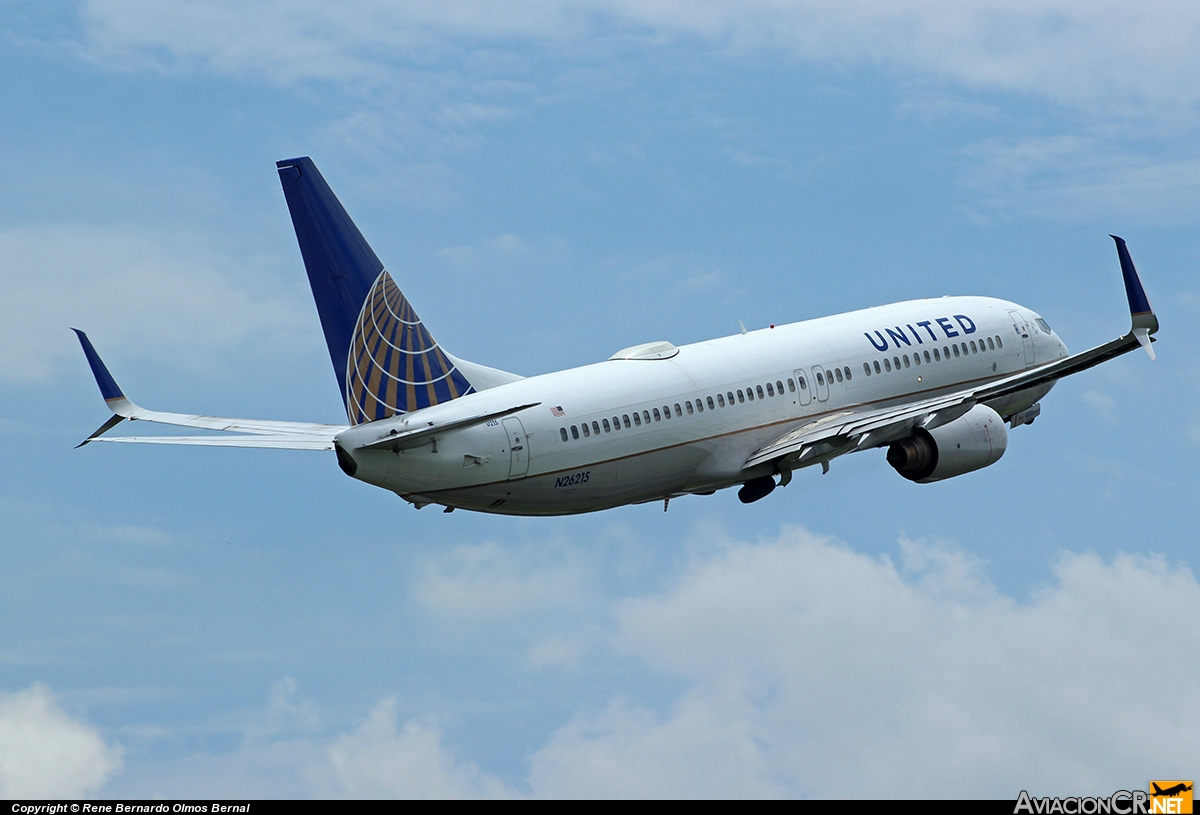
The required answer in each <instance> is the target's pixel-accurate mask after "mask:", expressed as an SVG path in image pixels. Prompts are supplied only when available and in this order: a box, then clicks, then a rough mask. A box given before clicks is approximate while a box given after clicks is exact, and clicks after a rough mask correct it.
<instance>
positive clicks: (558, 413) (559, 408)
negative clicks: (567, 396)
mask: <svg viewBox="0 0 1200 815" xmlns="http://www.w3.org/2000/svg"><path fill="white" fill-rule="evenodd" d="M550 412H551V413H552V414H554V415H555V416H566V415H567V414H566V412H565V411H564V410H563V409H562V405H558V406H557V407H552V408H550Z"/></svg>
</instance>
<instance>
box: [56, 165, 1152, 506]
mask: <svg viewBox="0 0 1200 815" xmlns="http://www.w3.org/2000/svg"><path fill="white" fill-rule="evenodd" d="M277 166H278V171H279V178H280V180H281V182H282V184H283V192H284V196H285V197H286V199H287V205H288V209H289V210H290V212H291V216H292V223H293V226H294V227H295V230H296V237H297V239H298V241H299V244H300V252H301V255H302V256H303V259H304V265H305V267H306V268H307V271H308V278H309V282H310V284H311V286H312V292H313V297H314V298H315V300H316V304H317V310H318V313H319V315H320V319H321V326H322V329H323V330H324V333H325V340H326V343H327V345H328V348H329V355H330V359H331V361H332V362H333V369H334V373H335V374H336V375H337V381H338V386H339V387H340V389H341V394H342V399H343V401H344V403H345V407H346V415H347V418H348V423H347V424H345V425H330V424H305V423H298V422H281V421H253V420H243V419H221V418H215V417H210V416H193V415H187V414H178V413H163V412H158V411H151V410H144V409H143V408H140V407H138V406H137V405H135V404H133V403H132V402H131V401H129V399H127V398H126V397H125V394H124V393H123V392H122V390H121V388H120V387H118V386H117V383H116V382H115V381H114V379H113V377H112V376H111V375H110V374H109V372H108V370H107V368H106V367H105V366H104V363H103V362H102V361H101V360H100V357H99V356H98V355H97V354H96V351H95V349H94V348H93V346H92V344H91V342H90V341H89V340H88V338H87V336H86V335H85V334H84V333H83V332H82V331H78V330H77V329H76V332H77V333H78V335H79V340H80V342H81V344H82V345H83V350H84V353H85V354H86V355H87V359H88V362H89V364H90V365H91V368H92V372H93V373H94V374H95V377H96V381H97V383H98V384H99V386H100V391H101V393H102V395H103V396H104V399H105V401H106V403H107V404H108V406H109V407H110V408H111V409H112V411H113V413H114V415H113V417H112V418H111V419H109V420H108V421H107V422H105V424H104V425H102V426H101V427H100V428H99V429H98V430H97V431H96V432H95V433H93V434H92V435H91V436H89V437H88V438H87V439H85V440H84V442H83V443H82V444H87V443H88V442H90V441H111V442H125V443H131V442H132V443H153V444H193V445H213V446H223V447H274V448H286V449H294V450H326V451H333V452H334V453H335V454H336V457H337V463H338V464H339V466H340V467H341V468H342V470H343V471H345V473H346V474H347V475H349V476H352V477H354V478H357V479H360V480H362V481H366V482H367V483H369V484H375V485H377V486H379V487H383V488H384V489H388V490H391V491H393V492H395V493H397V494H398V495H399V496H400V497H402V498H404V499H405V500H406V501H409V502H410V503H412V504H413V505H414V506H416V507H417V508H420V507H423V506H426V505H429V504H440V505H442V506H444V507H445V508H446V511H450V510H452V509H454V508H456V507H461V508H463V509H472V510H478V511H481V512H495V513H502V514H510V515H564V514H571V513H579V512H591V511H594V510H600V509H607V508H610V507H616V506H621V505H623V504H632V503H643V502H648V501H664V507H665V506H666V503H665V502H666V501H669V499H670V498H672V497H675V496H679V495H686V494H704V495H707V494H711V493H713V492H715V491H717V490H720V489H724V488H726V487H732V486H740V490H739V491H738V497H739V498H740V499H741V500H742V501H743V502H745V503H751V502H753V501H756V500H758V499H760V498H763V497H765V496H766V495H768V494H769V493H770V492H772V491H773V490H774V489H775V488H776V487H777V486H786V485H787V484H788V483H789V482H790V481H791V479H792V472H793V471H794V470H796V469H799V468H802V467H809V466H814V465H818V464H819V465H821V466H822V467H823V468H827V467H828V462H829V461H830V460H831V459H833V458H836V457H837V456H841V455H845V454H847V453H853V452H857V451H863V450H870V449H876V448H886V451H887V454H886V458H887V462H888V464H890V465H891V466H892V467H893V468H894V469H895V470H896V471H897V472H898V473H899V474H900V475H901V476H903V477H904V478H907V479H909V480H910V481H915V482H919V483H928V482H933V481H940V480H942V479H946V478H952V477H954V476H957V475H962V474H964V473H968V472H971V471H973V470H978V469H980V468H982V467H987V466H989V465H991V464H994V463H995V462H996V461H998V460H999V459H1000V457H1001V456H1002V455H1003V454H1004V451H1005V448H1006V447H1007V445H1008V429H1009V428H1010V427H1012V428H1015V427H1018V426H1020V425H1022V424H1026V423H1029V422H1032V421H1033V420H1034V418H1035V417H1036V416H1037V415H1038V414H1039V412H1040V411H1041V406H1040V400H1041V399H1042V398H1043V397H1044V396H1045V395H1046V394H1047V393H1049V391H1050V389H1051V388H1052V387H1054V384H1055V382H1057V381H1058V380H1059V379H1061V378H1063V377H1065V376H1068V375H1070V374H1074V373H1078V372H1080V371H1083V370H1086V369H1087V368H1091V367H1093V366H1095V365H1098V364H1100V363H1102V362H1105V361H1106V360H1110V359H1113V358H1114V357H1117V356H1119V355H1121V354H1124V353H1127V352H1129V351H1131V350H1133V349H1135V348H1138V347H1139V346H1140V347H1142V348H1144V349H1145V350H1146V352H1147V353H1148V354H1149V355H1150V358H1151V359H1153V358H1154V349H1153V346H1152V344H1151V343H1152V340H1151V335H1152V334H1154V333H1155V332H1156V331H1157V330H1158V320H1157V318H1156V317H1155V316H1154V312H1153V310H1152V309H1151V308H1150V303H1149V301H1148V300H1147V298H1146V293H1145V291H1144V289H1143V287H1142V283H1141V281H1140V279H1139V278H1138V274H1137V271H1136V270H1135V269H1134V265H1133V261H1132V260H1131V259H1130V256H1129V251H1128V249H1127V248H1126V246H1125V242H1124V241H1123V240H1121V239H1120V238H1117V237H1115V236H1114V240H1115V241H1116V245H1117V254H1118V257H1119V260H1120V264H1121V271H1122V273H1123V276H1124V281H1125V290H1126V294H1127V296H1128V300H1129V308H1130V313H1131V315H1132V326H1131V328H1130V330H1129V332H1128V333H1127V334H1125V335H1124V336H1122V337H1120V338H1118V339H1115V340H1113V341H1111V342H1108V343H1105V344H1104V345H1101V346H1098V347H1096V348H1093V349H1091V350H1089V351H1085V352H1083V353H1081V354H1076V355H1073V356H1072V355H1070V354H1068V352H1067V348H1066V346H1065V345H1064V344H1063V342H1062V340H1061V339H1059V337H1058V335H1057V334H1055V333H1054V331H1053V330H1051V328H1050V326H1049V325H1048V324H1047V322H1046V321H1045V320H1044V319H1042V317H1041V316H1040V315H1038V314H1036V313H1035V312H1033V311H1031V310H1030V309H1028V308H1025V307H1024V306H1020V305H1017V304H1016V303H1010V302H1008V301H1005V300H997V299H993V298H990V297H943V298H939V299H926V300H912V301H908V302H903V303H894V304H892V305H887V306H878V307H875V308H868V309H864V310H862V311H854V312H850V313H847V314H838V315H834V316H832V317H823V318H821V319H817V320H808V321H806V322H800V323H793V324H791V325H780V326H772V327H770V328H767V329H762V330H757V331H745V330H744V329H743V331H742V333H740V334H735V335H733V336H730V337H723V338H721V339H715V340H710V341H708V342H700V343H695V344H692V345H684V346H681V347H676V346H674V345H672V344H671V343H669V342H650V343H645V344H642V345H635V346H632V347H630V348H625V349H623V350H621V351H618V352H617V353H615V354H613V355H612V357H610V358H609V359H607V360H605V361H603V362H598V363H596V364H593V365H585V366H583V367H580V368H572V369H570V370H566V371H558V372H556V373H550V374H543V375H540V376H531V377H528V378H524V377H521V376H518V375H516V374H511V373H506V372H504V371H501V370H497V369H495V368H489V367H486V366H483V365H478V364H475V363H472V362H468V361H466V360H463V359H459V358H458V357H455V356H453V355H452V354H450V353H449V352H448V351H446V350H445V349H444V348H442V347H441V346H440V345H439V344H438V343H437V342H435V341H434V339H433V337H432V336H430V334H429V332H428V331H427V330H426V329H425V326H424V325H422V323H421V321H420V319H419V318H418V317H417V314H416V312H415V311H414V310H413V308H412V306H411V305H410V304H409V302H408V300H407V299H406V298H405V297H404V295H403V294H402V293H401V292H400V289H399V288H398V287H397V286H396V283H395V281H393V279H392V277H391V275H389V274H388V272H387V270H386V269H385V268H384V267H383V264H382V263H380V261H379V258H377V257H376V255H375V253H374V251H372V249H371V247H370V246H369V245H368V244H367V242H366V240H365V239H364V238H363V236H362V234H361V233H360V232H359V231H358V228H357V227H356V226H355V225H354V222H353V221H351V219H350V216H349V215H348V214H347V213H346V210H345V209H344V208H343V207H342V205H341V203H340V202H339V201H338V199H337V197H336V196H335V195H334V194H333V191H332V190H331V189H330V188H329V186H328V184H326V182H325V179H324V178H323V177H322V176H321V174H320V173H319V172H318V171H317V168H316V165H314V164H313V162H312V160H311V159H308V158H297V159H290V160H287V161H280V162H278V163H277ZM124 419H131V420H133V419H136V420H139V421H148V422H160V423H165V424H170V425H177V426H181V427H188V428H198V429H204V430H210V431H227V434H226V435H220V434H212V435H204V436H150V437H128V436H126V437H121V436H105V435H103V434H105V433H107V431H109V430H110V429H112V428H113V427H114V426H115V425H117V424H119V423H120V422H121V421H122V420H124ZM81 446H82V445H81Z"/></svg>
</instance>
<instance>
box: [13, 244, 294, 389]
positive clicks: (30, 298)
mask: <svg viewBox="0 0 1200 815" xmlns="http://www.w3.org/2000/svg"><path fill="white" fill-rule="evenodd" d="M234 265H235V264H232V263H229V264H228V266H229V267H230V268H233V267H234ZM215 266H216V262H215V261H213V262H205V261H204V260H203V259H198V258H197V257H196V256H195V254H194V253H192V252H188V251H186V250H183V249H179V248H175V249H173V248H172V247H169V246H164V245H163V244H162V243H161V242H159V241H157V240H154V239H151V238H149V237H144V236H138V235H131V234H125V233H122V232H121V231H119V230H113V229H99V228H95V227H85V226H78V225H54V226H41V227H16V228H12V229H9V230H7V231H3V232H0V283H2V284H3V286H4V291H5V296H4V298H3V299H0V346H2V347H3V348H4V349H5V354H4V355H3V357H2V358H0V379H6V380H9V381H14V382H33V381H40V380H44V379H46V378H48V377H51V376H53V375H54V374H56V373H57V372H59V371H60V370H61V369H62V368H63V366H64V365H66V364H70V363H74V364H76V365H77V364H78V363H79V360H80V359H81V357H80V353H81V352H80V351H79V345H78V342H76V340H75V338H74V335H72V334H71V333H70V331H69V330H68V327H69V326H74V327H77V328H82V329H84V330H85V331H88V332H89V336H91V338H92V339H93V341H94V342H95V343H96V345H97V348H98V349H99V350H100V352H101V354H102V355H103V354H105V352H106V351H108V352H110V353H111V352H112V351H114V350H115V351H120V352H126V351H127V352H130V353H133V354H137V355H139V356H159V357H162V356H165V357H166V358H169V359H171V360H172V361H173V362H174V363H175V364H177V365H181V366H190V365H191V364H192V363H190V362H189V361H188V360H189V358H190V357H191V356H192V355H191V354H187V353H184V351H185V350H192V351H194V350H195V349H197V348H207V349H213V350H224V351H229V350H231V349H235V348H241V349H242V350H243V351H244V349H245V346H246V344H247V342H248V341H249V340H250V339H251V338H252V337H257V338H258V339H260V340H262V339H265V338H274V339H275V340H282V341H283V342H281V343H280V345H283V344H284V343H286V342H288V341H290V340H291V339H292V338H294V337H295V336H296V335H298V334H300V332H301V331H303V330H304V329H305V328H307V327H309V326H310V324H311V323H312V319H311V317H309V316H308V314H307V313H306V312H305V311H304V310H302V305H303V304H302V302H301V301H292V300H290V299H288V298H286V297H282V296H271V295H265V294H261V293H254V292H251V291H249V290H246V289H244V288H240V287H238V286H235V285H233V284H232V283H230V281H229V280H227V279H226V278H225V276H224V275H223V274H222V273H220V272H218V271H216V268H214V267H215ZM118 381H120V379H119V377H118Z"/></svg>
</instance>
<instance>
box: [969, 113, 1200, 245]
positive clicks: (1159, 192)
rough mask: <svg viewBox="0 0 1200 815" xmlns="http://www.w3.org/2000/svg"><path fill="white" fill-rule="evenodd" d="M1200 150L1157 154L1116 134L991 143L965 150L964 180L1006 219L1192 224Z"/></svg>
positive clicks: (993, 141) (1189, 149) (1019, 139)
mask: <svg viewBox="0 0 1200 815" xmlns="http://www.w3.org/2000/svg"><path fill="white" fill-rule="evenodd" d="M1194 152H1195V151H1194V150H1193V149H1191V146H1190V145H1185V146H1184V147H1183V148H1181V149H1180V150H1175V151H1174V152H1172V149H1169V148H1168V149H1159V150H1155V151H1154V152H1153V153H1149V152H1147V151H1146V150H1145V149H1144V146H1142V145H1139V146H1137V147H1131V146H1129V145H1128V144H1127V143H1125V142H1124V141H1122V140H1121V139H1120V138H1114V134H1113V133H1107V134H1106V133H1098V134H1096V135H1078V134H1072V135H1056V136H1023V137H1020V138H1015V139H988V140H986V141H983V142H981V143H979V144H976V145H974V146H972V147H970V148H969V149H967V150H965V151H963V154H964V156H965V157H966V158H967V159H968V161H969V162H970V163H969V168H968V169H967V170H966V171H965V172H964V173H962V174H961V175H960V177H959V179H958V182H959V184H961V185H962V186H963V187H964V188H967V189H970V190H972V191H974V192H977V193H979V194H980V202H981V204H982V205H983V206H985V207H987V208H988V209H989V210H991V211H995V212H997V213H999V214H1001V215H1013V214H1021V215H1024V216H1034V217H1039V218H1054V219H1059V218H1078V217H1105V218H1111V217H1121V218H1126V219H1128V218H1131V217H1138V218H1141V219H1143V220H1145V219H1151V220H1152V221H1153V222H1154V223H1155V224H1162V223H1163V222H1164V221H1165V222H1167V223H1172V222H1180V221H1190V220H1192V219H1193V218H1195V216H1196V213H1197V206H1196V196H1195V190H1196V186H1197V184H1200V158H1198V157H1196V156H1195V155H1193V153H1194Z"/></svg>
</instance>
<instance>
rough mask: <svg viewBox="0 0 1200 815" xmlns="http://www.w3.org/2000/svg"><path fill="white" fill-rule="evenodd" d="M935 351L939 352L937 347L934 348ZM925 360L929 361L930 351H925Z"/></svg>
mask: <svg viewBox="0 0 1200 815" xmlns="http://www.w3.org/2000/svg"><path fill="white" fill-rule="evenodd" d="M934 353H937V350H936V349H934ZM925 361H926V362H929V352H928V351H926V352H925Z"/></svg>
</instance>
